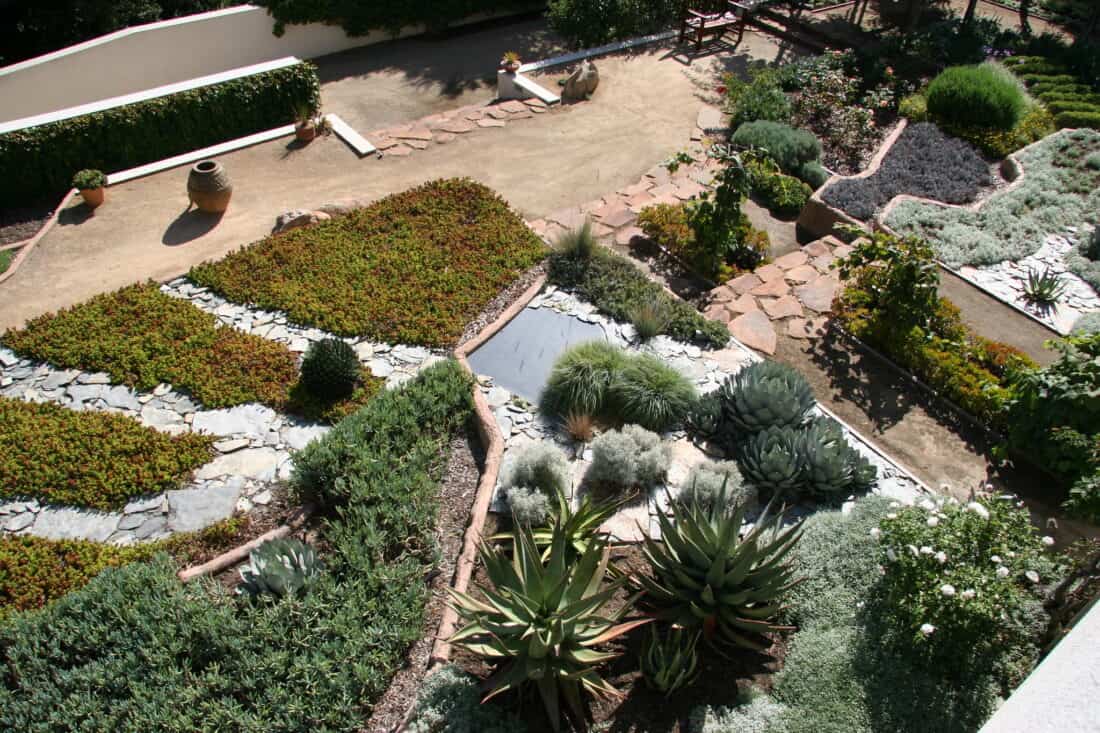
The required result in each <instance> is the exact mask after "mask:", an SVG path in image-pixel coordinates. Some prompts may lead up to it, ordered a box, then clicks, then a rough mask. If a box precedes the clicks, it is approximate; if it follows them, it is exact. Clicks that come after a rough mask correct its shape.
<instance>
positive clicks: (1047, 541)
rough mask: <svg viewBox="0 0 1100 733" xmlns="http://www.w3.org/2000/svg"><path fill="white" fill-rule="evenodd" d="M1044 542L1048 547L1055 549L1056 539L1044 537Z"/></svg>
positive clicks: (1048, 536)
mask: <svg viewBox="0 0 1100 733" xmlns="http://www.w3.org/2000/svg"><path fill="white" fill-rule="evenodd" d="M1042 541H1043V544H1044V545H1046V546H1047V547H1053V546H1054V538H1053V537H1051V536H1050V535H1043V540H1042Z"/></svg>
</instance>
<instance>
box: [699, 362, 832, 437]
mask: <svg viewBox="0 0 1100 733" xmlns="http://www.w3.org/2000/svg"><path fill="white" fill-rule="evenodd" d="M718 400H719V401H720V402H721V404H722V417H721V423H722V424H721V432H722V433H724V437H725V439H726V440H727V442H728V441H731V440H735V439H737V438H739V437H745V434H746V433H757V432H760V431H761V430H764V429H766V428H772V427H797V426H799V425H802V424H803V423H804V422H806V416H807V414H808V413H809V411H810V409H811V408H812V407H813V405H814V394H813V391H812V390H811V389H810V385H809V384H808V383H807V382H806V380H805V378H803V377H802V375H801V374H799V373H798V372H797V371H795V370H794V369H792V368H790V367H789V366H786V365H784V364H779V363H776V362H774V361H762V362H758V363H756V364H752V365H750V366H747V367H745V368H744V369H742V370H741V371H740V372H738V373H737V374H735V375H734V376H732V377H729V378H728V379H726V381H725V382H724V383H723V384H722V387H721V388H720V389H719V391H718ZM738 433H740V434H741V435H738Z"/></svg>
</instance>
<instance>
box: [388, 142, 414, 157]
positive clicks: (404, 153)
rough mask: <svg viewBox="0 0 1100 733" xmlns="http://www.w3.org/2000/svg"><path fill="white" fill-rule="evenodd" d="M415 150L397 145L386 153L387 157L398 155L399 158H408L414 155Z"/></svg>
mask: <svg viewBox="0 0 1100 733" xmlns="http://www.w3.org/2000/svg"><path fill="white" fill-rule="evenodd" d="M412 151H413V149H412V148H410V147H409V146H408V145H395V146H394V147H392V148H390V149H389V150H387V151H386V155H396V156H397V157H398V158H407V157H409V156H410V155H412Z"/></svg>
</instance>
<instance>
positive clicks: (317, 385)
mask: <svg viewBox="0 0 1100 733" xmlns="http://www.w3.org/2000/svg"><path fill="white" fill-rule="evenodd" d="M359 369H360V367H359V357H358V356H357V355H356V353H355V349H353V348H352V347H351V346H350V345H349V344H348V343H347V342H346V341H343V340H342V339H337V338H326V339H322V340H320V341H315V342H313V343H311V344H310V345H309V349H307V350H306V355H305V357H304V358H303V359H302V383H303V384H304V385H305V388H306V389H307V390H309V391H310V392H311V393H313V394H314V395H316V396H318V397H320V398H321V399H324V400H338V399H343V398H346V397H350V396H351V394H352V392H354V391H355V383H356V382H357V381H358V380H359Z"/></svg>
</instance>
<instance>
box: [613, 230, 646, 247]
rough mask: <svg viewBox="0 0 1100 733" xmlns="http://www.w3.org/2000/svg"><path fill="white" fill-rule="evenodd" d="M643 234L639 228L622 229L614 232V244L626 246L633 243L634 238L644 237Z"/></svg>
mask: <svg viewBox="0 0 1100 733" xmlns="http://www.w3.org/2000/svg"><path fill="white" fill-rule="evenodd" d="M644 236H645V232H643V231H642V230H641V228H640V227H623V228H622V229H620V230H619V231H617V232H615V244H620V245H622V246H624V247H625V246H627V245H629V244H630V243H631V242H633V241H634V239H635V237H644Z"/></svg>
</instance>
